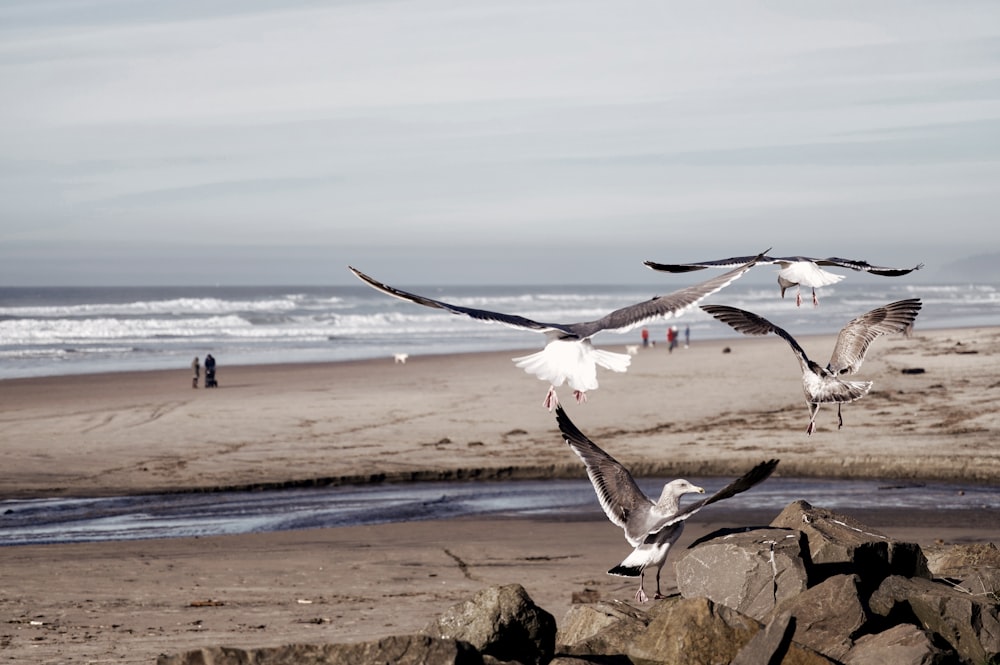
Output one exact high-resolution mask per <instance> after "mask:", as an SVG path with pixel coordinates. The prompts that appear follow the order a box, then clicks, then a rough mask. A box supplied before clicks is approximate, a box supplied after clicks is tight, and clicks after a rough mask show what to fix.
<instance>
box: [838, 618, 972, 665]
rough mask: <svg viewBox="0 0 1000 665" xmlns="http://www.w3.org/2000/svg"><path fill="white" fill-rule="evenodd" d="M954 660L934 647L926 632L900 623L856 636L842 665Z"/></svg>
mask: <svg viewBox="0 0 1000 665" xmlns="http://www.w3.org/2000/svg"><path fill="white" fill-rule="evenodd" d="M954 660H955V659H954V656H952V655H951V654H947V653H945V652H944V651H942V650H941V649H938V648H937V647H936V646H934V644H933V642H931V638H930V637H929V636H928V635H927V633H926V632H924V631H922V630H920V629H919V628H917V627H916V626H914V625H912V624H908V623H901V624H899V625H898V626H893V627H892V628H889V629H888V630H885V631H883V632H881V633H877V634H875V635H863V636H861V637H859V638H858V641H857V642H856V643H855V644H854V647H853V648H852V649H851V650H850V651H849V652H848V654H847V655H846V656H844V665H947V664H948V663H951V662H954Z"/></svg>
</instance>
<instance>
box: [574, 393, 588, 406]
mask: <svg viewBox="0 0 1000 665" xmlns="http://www.w3.org/2000/svg"><path fill="white" fill-rule="evenodd" d="M573 397H575V398H576V403H577V404H583V403H584V402H586V401H587V393H585V392H583V391H582V390H574V391H573Z"/></svg>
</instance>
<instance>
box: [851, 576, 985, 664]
mask: <svg viewBox="0 0 1000 665" xmlns="http://www.w3.org/2000/svg"><path fill="white" fill-rule="evenodd" d="M868 604H869V607H870V608H871V610H872V612H874V613H876V614H879V615H881V616H884V617H888V618H889V619H891V620H892V621H893V622H896V623H899V622H903V621H910V622H914V623H917V624H919V625H920V626H921V627H922V628H923V629H924V630H926V631H929V632H931V633H934V634H936V635H938V636H939V637H940V638H941V639H943V640H944V641H946V642H947V643H948V644H949V645H951V647H952V648H953V649H954V650H955V652H956V653H958V655H959V656H960V657H961V658H962V660H964V661H966V662H970V663H993V662H1000V604H997V602H996V600H995V599H993V598H988V597H983V596H974V595H972V594H970V593H967V592H965V591H960V590H958V589H954V588H952V587H950V586H948V585H946V584H941V583H938V582H932V581H930V580H925V579H919V578H905V577H899V576H893V577H889V578H886V580H885V581H884V582H882V585H881V586H879V588H878V590H877V591H876V592H875V593H874V594H872V597H871V598H870V599H869V601H868Z"/></svg>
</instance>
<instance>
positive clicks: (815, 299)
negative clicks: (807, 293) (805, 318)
mask: <svg viewBox="0 0 1000 665" xmlns="http://www.w3.org/2000/svg"><path fill="white" fill-rule="evenodd" d="M813 307H819V298H817V297H816V290H815V289H813Z"/></svg>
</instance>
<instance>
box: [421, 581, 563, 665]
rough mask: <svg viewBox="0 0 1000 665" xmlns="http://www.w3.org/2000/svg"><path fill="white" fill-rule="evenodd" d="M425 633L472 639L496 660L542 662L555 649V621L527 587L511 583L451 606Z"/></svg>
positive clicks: (547, 658) (485, 654)
mask: <svg viewBox="0 0 1000 665" xmlns="http://www.w3.org/2000/svg"><path fill="white" fill-rule="evenodd" d="M425 633H426V634H428V635H430V636H432V637H438V638H443V639H454V640H462V641H465V642H469V643H470V644H472V645H473V646H474V647H475V648H476V649H478V650H479V651H480V652H481V653H482V654H483V655H484V656H491V657H493V658H496V659H497V660H501V661H507V660H511V661H517V662H520V663H524V664H525V665H542V664H543V663H548V662H549V660H551V658H552V654H553V652H554V651H555V641H556V621H555V618H553V616H552V615H551V614H549V613H548V612H546V611H545V610H543V609H542V608H540V607H538V606H537V605H535V603H534V601H533V600H531V597H530V596H528V593H527V591H525V590H524V587H522V586H521V585H520V584H508V585H504V586H492V587H488V588H486V589H483V590H482V591H480V592H479V593H477V594H476V595H475V596H474V597H473V598H472V599H470V600H467V601H465V602H463V603H458V604H457V605H454V606H452V607H451V608H450V609H448V610H447V611H446V612H445V613H444V614H443V615H441V616H440V617H438V619H436V620H435V621H434V622H432V623H431V625H430V626H428V627H427V629H426V630H425Z"/></svg>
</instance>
